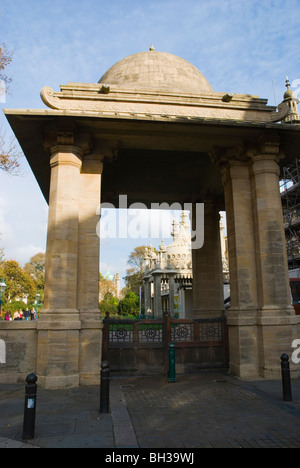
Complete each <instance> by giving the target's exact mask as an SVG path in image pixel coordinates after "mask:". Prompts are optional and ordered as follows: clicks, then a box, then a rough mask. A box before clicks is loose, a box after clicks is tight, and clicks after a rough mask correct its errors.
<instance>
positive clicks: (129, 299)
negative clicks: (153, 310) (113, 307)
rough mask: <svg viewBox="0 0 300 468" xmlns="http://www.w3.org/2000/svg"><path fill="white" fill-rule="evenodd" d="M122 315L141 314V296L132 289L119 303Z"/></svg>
mask: <svg viewBox="0 0 300 468" xmlns="http://www.w3.org/2000/svg"><path fill="white" fill-rule="evenodd" d="M119 314H120V315H124V316H127V315H135V316H136V317H138V315H139V297H138V296H137V295H136V294H135V293H134V292H132V291H129V292H128V293H127V294H126V296H125V297H124V299H123V300H122V301H120V303H119Z"/></svg>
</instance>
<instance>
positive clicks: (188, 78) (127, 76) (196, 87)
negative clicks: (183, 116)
mask: <svg viewBox="0 0 300 468" xmlns="http://www.w3.org/2000/svg"><path fill="white" fill-rule="evenodd" d="M99 83H103V84H107V85H118V86H122V87H124V88H134V89H150V90H162V91H169V92H173V91H174V92H180V93H189V92H192V93H196V94H206V93H212V92H213V90H212V88H211V86H210V84H209V82H208V81H207V79H206V78H205V77H204V76H203V75H202V73H201V72H200V71H199V70H197V68H195V67H194V66H193V65H192V64H190V63H189V62H187V61H186V60H184V59H182V58H180V57H177V56H176V55H173V54H169V53H166V52H156V51H154V50H153V49H152V48H151V49H150V51H149V52H141V53H138V54H134V55H130V56H129V57H126V58H124V59H123V60H121V61H120V62H117V63H116V64H115V65H113V66H112V67H111V68H110V69H109V70H108V71H107V72H106V73H105V74H104V75H103V76H102V78H100V80H99Z"/></svg>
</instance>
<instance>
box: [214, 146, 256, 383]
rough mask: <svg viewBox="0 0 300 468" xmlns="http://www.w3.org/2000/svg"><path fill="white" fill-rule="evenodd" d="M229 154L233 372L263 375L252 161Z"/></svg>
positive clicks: (227, 197) (226, 183)
mask: <svg viewBox="0 0 300 468" xmlns="http://www.w3.org/2000/svg"><path fill="white" fill-rule="evenodd" d="M225 154H226V158H225V160H226V164H225V163H224V166H223V170H222V171H223V184H224V192H225V204H226V218H227V236H228V255H229V265H230V300H231V307H230V310H229V311H228V314H227V324H228V330H229V350H230V370H231V372H232V373H233V374H235V375H238V376H239V377H241V378H247V377H249V378H251V377H256V376H258V375H259V359H258V340H257V278H256V258H255V240H254V227H253V212H252V190H251V182H250V174H249V162H248V159H247V157H246V156H245V154H244V152H243V150H242V151H240V150H239V149H237V150H234V151H230V152H229V153H228V154H227V153H226V151H225V150H224V153H223V157H224V155H225Z"/></svg>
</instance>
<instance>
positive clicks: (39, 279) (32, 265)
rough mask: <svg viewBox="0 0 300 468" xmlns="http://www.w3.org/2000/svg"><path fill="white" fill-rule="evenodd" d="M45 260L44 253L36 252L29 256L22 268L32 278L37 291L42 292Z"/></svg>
mask: <svg viewBox="0 0 300 468" xmlns="http://www.w3.org/2000/svg"><path fill="white" fill-rule="evenodd" d="M45 261H46V255H45V254H44V253H38V254H36V255H34V256H33V257H31V259H30V260H29V262H28V263H26V265H25V267H24V270H25V271H26V272H27V273H28V274H29V275H30V276H31V277H32V278H33V279H34V282H35V285H36V289H37V290H38V291H39V292H42V291H43V290H44V286H45Z"/></svg>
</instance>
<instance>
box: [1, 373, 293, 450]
mask: <svg viewBox="0 0 300 468" xmlns="http://www.w3.org/2000/svg"><path fill="white" fill-rule="evenodd" d="M292 392H293V401H292V402H284V401H283V400H282V387H281V382H280V381H266V380H258V381H252V382H244V381H241V380H239V379H236V378H234V377H233V376H231V375H227V374H224V375H221V374H213V373H204V374H199V375H180V376H177V381H176V382H175V383H168V382H167V379H166V378H165V376H155V377H153V376H140V377H130V376H126V377H115V376H112V379H111V386H110V413H109V414H100V412H99V406H100V391H99V388H97V387H80V388H78V389H71V390H43V389H40V388H38V397H37V417H36V435H35V439H34V440H33V441H30V442H28V443H23V441H22V425H23V411H24V385H0V436H1V437H0V448H36V447H40V448H102V449H107V450H112V449H113V450H115V451H118V450H130V449H131V450H135V449H147V450H149V449H157V450H159V449H182V450H185V449H197V448H226V447H228V448H300V380H296V381H292Z"/></svg>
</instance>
